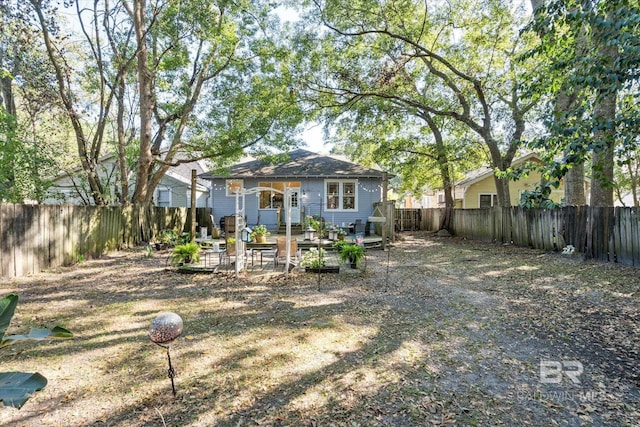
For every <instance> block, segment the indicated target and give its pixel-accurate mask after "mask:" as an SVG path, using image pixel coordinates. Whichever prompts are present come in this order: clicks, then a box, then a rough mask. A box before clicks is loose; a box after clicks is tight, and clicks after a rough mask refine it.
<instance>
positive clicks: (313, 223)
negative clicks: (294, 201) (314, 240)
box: [305, 215, 324, 233]
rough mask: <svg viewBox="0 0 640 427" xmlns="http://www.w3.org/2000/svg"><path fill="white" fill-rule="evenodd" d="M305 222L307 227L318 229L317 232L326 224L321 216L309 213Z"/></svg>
mask: <svg viewBox="0 0 640 427" xmlns="http://www.w3.org/2000/svg"><path fill="white" fill-rule="evenodd" d="M305 222H306V224H305V227H311V228H313V229H314V230H315V231H316V233H320V232H321V231H322V228H323V226H324V224H322V223H321V221H320V218H319V217H313V216H311V215H309V216H308V217H307V218H306V221H305Z"/></svg>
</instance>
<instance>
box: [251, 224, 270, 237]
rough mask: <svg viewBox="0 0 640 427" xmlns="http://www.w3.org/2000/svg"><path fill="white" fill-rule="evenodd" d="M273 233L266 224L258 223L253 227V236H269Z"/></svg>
mask: <svg viewBox="0 0 640 427" xmlns="http://www.w3.org/2000/svg"><path fill="white" fill-rule="evenodd" d="M270 234H271V233H270V232H269V230H268V229H267V226H266V225H264V224H258V225H256V226H255V227H253V228H252V229H251V237H255V236H269V235H270Z"/></svg>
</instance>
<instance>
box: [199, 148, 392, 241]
mask: <svg viewBox="0 0 640 427" xmlns="http://www.w3.org/2000/svg"><path fill="white" fill-rule="evenodd" d="M384 176H385V174H384V173H383V172H382V171H381V170H379V169H376V168H367V167H364V166H361V165H358V164H355V163H352V162H350V161H347V160H345V159H342V158H339V157H336V156H330V155H322V154H317V153H313V152H311V151H307V150H303V149H298V150H295V151H292V152H291V153H289V154H288V158H287V159H286V160H284V161H282V162H276V163H269V162H266V161H263V160H251V161H247V162H244V163H240V164H237V165H235V166H233V167H231V169H230V171H229V174H228V175H217V174H213V173H205V174H203V175H201V178H204V179H207V180H209V181H211V186H210V188H211V195H210V198H209V199H210V206H211V208H212V209H213V216H214V219H215V220H216V221H219V220H220V218H222V217H225V216H230V215H234V214H235V212H236V192H237V191H240V190H242V189H245V190H247V191H250V190H251V189H256V188H257V187H260V188H261V189H262V190H259V191H258V190H254V191H255V193H252V194H250V195H246V196H244V198H243V199H244V201H245V205H244V213H245V216H246V221H247V224H249V225H255V224H264V225H265V226H267V228H268V229H269V230H270V231H277V230H278V229H279V228H280V226H281V225H282V224H284V223H285V222H286V214H287V213H286V212H285V209H284V207H285V201H284V195H283V193H284V192H285V189H290V190H287V191H289V192H290V194H291V223H292V224H294V225H302V224H304V218H305V217H307V216H316V217H322V218H323V219H324V221H325V222H326V223H330V224H335V225H337V226H339V227H346V226H348V224H350V223H355V222H356V220H360V221H361V222H362V224H365V223H366V221H367V218H368V217H370V216H372V214H373V211H374V203H376V202H380V201H381V200H382V188H383V178H384Z"/></svg>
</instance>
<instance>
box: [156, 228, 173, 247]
mask: <svg viewBox="0 0 640 427" xmlns="http://www.w3.org/2000/svg"><path fill="white" fill-rule="evenodd" d="M156 240H157V242H156V244H155V246H156V250H158V251H159V250H162V249H166V248H168V247H169V246H174V245H175V244H176V242H177V241H178V235H177V234H176V232H175V231H173V230H170V229H165V230H160V232H159V233H158V236H157V237H156Z"/></svg>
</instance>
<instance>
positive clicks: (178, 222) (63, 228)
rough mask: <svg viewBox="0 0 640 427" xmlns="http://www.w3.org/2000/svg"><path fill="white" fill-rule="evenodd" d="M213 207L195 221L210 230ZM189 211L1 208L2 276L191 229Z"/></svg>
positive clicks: (70, 262)
mask: <svg viewBox="0 0 640 427" xmlns="http://www.w3.org/2000/svg"><path fill="white" fill-rule="evenodd" d="M210 213H211V209H208V208H207V209H205V208H198V209H197V212H196V215H197V216H196V221H198V222H199V224H200V225H202V226H209V225H210V224H209V223H210V217H209V214H210ZM189 224H190V217H189V212H188V209H186V208H159V207H138V206H129V207H126V208H121V207H95V206H71V205H58V206H43V205H13V204H1V205H0V277H2V278H10V277H20V276H25V275H28V274H33V273H37V272H39V271H41V270H44V269H49V268H55V267H58V266H61V265H69V264H73V263H75V262H78V261H79V260H81V259H88V258H96V257H99V256H101V255H104V254H106V253H108V252H111V251H115V250H117V249H120V248H124V247H133V246H136V245H139V244H140V243H142V242H148V241H150V240H151V239H152V238H153V236H154V235H156V234H157V233H158V231H159V230H162V229H165V228H171V229H174V230H185V228H186V229H188V228H189Z"/></svg>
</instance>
